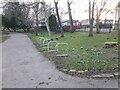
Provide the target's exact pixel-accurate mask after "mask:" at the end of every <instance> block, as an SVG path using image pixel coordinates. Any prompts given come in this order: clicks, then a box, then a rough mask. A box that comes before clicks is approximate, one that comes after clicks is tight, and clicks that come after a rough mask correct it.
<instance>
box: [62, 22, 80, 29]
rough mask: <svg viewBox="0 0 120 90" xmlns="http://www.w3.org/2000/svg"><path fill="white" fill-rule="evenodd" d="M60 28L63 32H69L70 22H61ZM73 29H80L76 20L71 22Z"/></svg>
mask: <svg viewBox="0 0 120 90" xmlns="http://www.w3.org/2000/svg"><path fill="white" fill-rule="evenodd" d="M62 26H63V28H64V29H65V30H67V31H70V21H69V20H64V21H62ZM73 27H74V30H75V31H76V30H77V29H79V28H80V22H79V21H78V20H73Z"/></svg>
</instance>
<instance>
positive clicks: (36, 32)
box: [35, 3, 39, 36]
mask: <svg viewBox="0 0 120 90" xmlns="http://www.w3.org/2000/svg"><path fill="white" fill-rule="evenodd" d="M38 9H39V3H37V4H36V11H35V17H36V27H37V29H35V34H36V36H38V27H39V24H38V23H39V21H38Z"/></svg>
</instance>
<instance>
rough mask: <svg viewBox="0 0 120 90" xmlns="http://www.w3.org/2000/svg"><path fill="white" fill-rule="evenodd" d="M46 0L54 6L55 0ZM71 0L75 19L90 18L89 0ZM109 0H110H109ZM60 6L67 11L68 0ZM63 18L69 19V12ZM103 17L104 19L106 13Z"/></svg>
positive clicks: (1, 0) (63, 1)
mask: <svg viewBox="0 0 120 90" xmlns="http://www.w3.org/2000/svg"><path fill="white" fill-rule="evenodd" d="M3 1H5V0H0V2H3ZM10 1H11V0H10ZM18 1H25V0H18ZM27 1H35V0H27ZM44 1H45V2H46V3H48V4H50V3H51V6H54V3H53V1H54V0H44ZM69 1H70V2H71V1H73V3H72V4H71V9H72V16H73V19H75V20H82V19H87V18H88V12H84V11H85V10H88V1H89V0H69ZM97 1H100V0H97ZM108 1H110V0H108ZM118 2H119V0H115V2H114V3H113V4H112V5H111V7H109V8H114V7H115V5H116V4H117V3H118ZM1 4H2V3H1ZM58 6H59V7H61V8H63V9H64V11H65V12H67V11H68V8H67V0H59V3H58ZM63 18H64V19H69V17H68V14H66V15H64V16H63ZM101 18H102V19H104V15H103V16H102V17H101ZM107 18H108V19H114V15H113V14H108V15H107Z"/></svg>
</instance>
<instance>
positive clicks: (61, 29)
mask: <svg viewBox="0 0 120 90" xmlns="http://www.w3.org/2000/svg"><path fill="white" fill-rule="evenodd" d="M54 3H55V8H56V14H57V19H58V23H59V27H60V31H61V37H64V31H63V28H62V24H61V21H60V16H59V11H58V6H57V5H58V0H57V1H55V0H54Z"/></svg>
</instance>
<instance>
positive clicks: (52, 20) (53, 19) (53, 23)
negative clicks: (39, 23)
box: [49, 15, 58, 32]
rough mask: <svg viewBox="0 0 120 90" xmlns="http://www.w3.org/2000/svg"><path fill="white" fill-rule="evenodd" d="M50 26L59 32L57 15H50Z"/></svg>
mask: <svg viewBox="0 0 120 90" xmlns="http://www.w3.org/2000/svg"><path fill="white" fill-rule="evenodd" d="M49 26H50V30H51V31H53V32H57V28H58V24H57V20H56V17H55V15H51V16H50V17H49Z"/></svg>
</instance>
